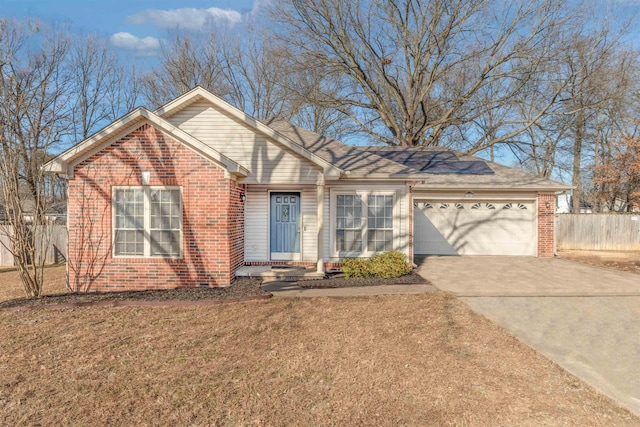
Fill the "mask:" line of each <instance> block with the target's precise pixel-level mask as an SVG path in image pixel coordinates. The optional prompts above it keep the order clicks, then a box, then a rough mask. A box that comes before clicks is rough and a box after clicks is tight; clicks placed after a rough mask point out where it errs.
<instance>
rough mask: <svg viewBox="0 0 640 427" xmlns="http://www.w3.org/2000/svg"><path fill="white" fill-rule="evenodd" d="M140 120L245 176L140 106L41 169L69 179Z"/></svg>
mask: <svg viewBox="0 0 640 427" xmlns="http://www.w3.org/2000/svg"><path fill="white" fill-rule="evenodd" d="M142 121H148V122H149V123H150V124H152V125H153V126H154V127H155V128H157V129H159V130H161V131H163V132H165V133H166V134H168V135H169V136H170V137H173V138H175V139H176V140H178V141H179V142H181V143H182V144H184V145H185V146H187V147H188V148H190V149H191V150H193V151H195V152H197V153H199V154H201V155H202V156H204V157H205V158H207V159H210V160H212V161H213V162H215V163H217V164H218V165H220V166H221V167H223V168H224V169H225V170H227V171H228V172H229V173H231V174H233V175H237V176H247V175H248V174H249V170H248V169H247V168H245V167H244V166H242V165H240V164H238V163H236V162H234V161H233V160H231V159H229V158H228V157H226V156H224V155H223V154H222V153H220V152H218V151H217V150H215V149H213V148H211V147H209V146H208V145H206V144H205V143H203V142H202V141H200V140H198V139H197V138H195V137H193V136H191V135H189V134H188V133H186V132H185V131H183V130H182V129H179V128H177V127H175V126H173V125H172V124H170V123H169V122H167V121H166V120H164V119H163V118H161V117H159V116H158V115H156V114H154V113H152V112H151V111H149V110H147V109H146V108H143V107H139V108H136V109H135V110H133V111H132V112H130V113H129V114H127V115H126V116H124V117H122V118H121V119H119V120H117V121H115V122H114V123H112V124H111V125H109V126H107V127H105V128H104V129H102V130H100V131H98V132H96V133H95V134H93V135H92V136H91V137H89V138H87V139H85V140H84V141H82V142H80V143H79V144H76V145H75V146H73V147H71V148H70V149H68V150H66V151H64V152H62V153H61V154H59V155H58V156H56V157H55V158H53V159H52V160H50V161H49V162H47V163H46V164H45V165H43V169H44V170H45V171H50V172H55V173H62V174H67V175H70V176H71V174H70V172H71V170H72V169H73V166H75V165H76V164H78V163H79V162H81V161H83V160H84V159H86V158H88V157H90V156H91V155H93V154H94V153H96V152H99V151H101V150H102V149H104V148H105V145H108V144H110V143H111V142H112V141H113V140H114V139H116V138H114V137H117V139H119V137H122V136H123V132H124V134H129V133H130V132H131V131H132V129H133V128H135V127H138V126H139V125H140V123H142ZM132 127H133V128H132Z"/></svg>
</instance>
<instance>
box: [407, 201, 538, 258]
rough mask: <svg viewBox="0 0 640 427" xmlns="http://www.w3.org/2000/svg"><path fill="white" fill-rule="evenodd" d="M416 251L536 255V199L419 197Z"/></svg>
mask: <svg viewBox="0 0 640 427" xmlns="http://www.w3.org/2000/svg"><path fill="white" fill-rule="evenodd" d="M413 224H414V245H415V247H414V252H415V253H416V254H423V255H532V256H535V255H536V248H537V245H536V242H535V240H536V230H535V225H536V222H535V204H534V202H533V201H495V200H494V201H491V200H488V201H477V200H475V201H473V202H466V201H465V202H451V201H445V200H443V201H439V200H416V201H415V203H414V220H413Z"/></svg>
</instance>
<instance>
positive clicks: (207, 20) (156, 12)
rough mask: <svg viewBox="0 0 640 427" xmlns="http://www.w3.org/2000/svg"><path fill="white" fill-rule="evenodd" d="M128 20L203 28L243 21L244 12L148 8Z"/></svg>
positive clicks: (140, 22) (190, 28)
mask: <svg viewBox="0 0 640 427" xmlns="http://www.w3.org/2000/svg"><path fill="white" fill-rule="evenodd" d="M127 22H129V23H131V24H136V25H141V24H146V23H151V24H154V25H157V26H158V27H160V28H165V29H176V28H180V29H183V30H195V31H197V30H201V29H203V28H204V27H205V26H206V25H207V24H214V25H216V26H229V27H232V26H234V25H236V24H238V23H240V22H242V14H241V13H240V12H237V11H235V10H231V9H220V8H217V7H211V8H209V9H194V8H182V9H173V10H160V9H147V10H145V11H142V12H138V13H136V14H135V15H131V16H129V17H127Z"/></svg>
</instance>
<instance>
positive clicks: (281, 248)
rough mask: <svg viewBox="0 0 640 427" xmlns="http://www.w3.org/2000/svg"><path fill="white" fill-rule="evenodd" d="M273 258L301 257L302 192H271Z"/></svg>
mask: <svg viewBox="0 0 640 427" xmlns="http://www.w3.org/2000/svg"><path fill="white" fill-rule="evenodd" d="M270 216H271V226H270V241H271V243H270V246H271V259H272V260H280V261H287V260H299V259H300V193H271V213H270Z"/></svg>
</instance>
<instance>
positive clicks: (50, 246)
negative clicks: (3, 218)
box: [0, 225, 68, 267]
mask: <svg viewBox="0 0 640 427" xmlns="http://www.w3.org/2000/svg"><path fill="white" fill-rule="evenodd" d="M11 232H12V230H11V227H8V226H1V227H0V267H11V266H13V265H14V264H13V255H12V254H11V251H10V250H9V249H10V248H11V241H10V239H9V235H8V233H11ZM46 232H47V233H50V235H49V236H48V237H47V238H43V239H39V238H36V239H35V241H36V242H46V246H47V247H46V251H47V252H46V263H47V264H58V263H60V262H63V261H65V260H66V259H67V248H68V239H67V226H66V225H52V226H49V227H47V229H46ZM36 250H40V248H36Z"/></svg>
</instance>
